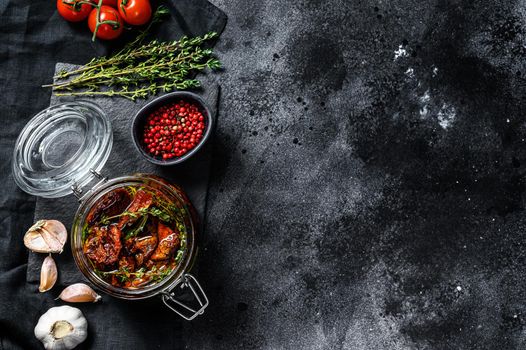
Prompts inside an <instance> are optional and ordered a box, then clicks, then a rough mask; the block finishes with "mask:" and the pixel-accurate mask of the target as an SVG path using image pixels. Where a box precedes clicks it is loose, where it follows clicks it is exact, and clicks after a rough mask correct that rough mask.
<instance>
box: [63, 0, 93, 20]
mask: <svg viewBox="0 0 526 350" xmlns="http://www.w3.org/2000/svg"><path fill="white" fill-rule="evenodd" d="M57 10H58V13H60V15H61V16H62V17H64V19H66V20H67V21H70V22H80V21H82V20H85V19H86V18H87V17H88V16H89V14H90V12H91V10H93V6H91V5H90V4H87V3H80V0H57Z"/></svg>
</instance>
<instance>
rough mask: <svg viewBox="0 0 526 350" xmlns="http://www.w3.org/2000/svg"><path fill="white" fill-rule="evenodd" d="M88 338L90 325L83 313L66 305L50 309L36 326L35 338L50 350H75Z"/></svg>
mask: <svg viewBox="0 0 526 350" xmlns="http://www.w3.org/2000/svg"><path fill="white" fill-rule="evenodd" d="M87 336H88V323H87V321H86V319H85V318H84V315H83V314H82V312H81V311H80V310H79V309H77V308H74V307H71V306H66V305H64V306H58V307H52V308H51V309H49V310H48V311H47V312H46V313H45V314H43V315H42V316H40V319H39V320H38V323H37V325H36V326H35V337H37V339H38V340H40V341H41V342H42V344H44V348H46V349H48V350H67V349H73V348H74V347H76V346H77V345H79V344H80V343H82V342H83V341H84V340H86V337H87Z"/></svg>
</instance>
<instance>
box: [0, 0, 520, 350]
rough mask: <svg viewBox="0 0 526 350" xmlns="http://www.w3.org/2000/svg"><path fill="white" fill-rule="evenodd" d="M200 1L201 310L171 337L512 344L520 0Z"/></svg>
mask: <svg viewBox="0 0 526 350" xmlns="http://www.w3.org/2000/svg"><path fill="white" fill-rule="evenodd" d="M213 3H214V4H216V5H217V6H218V7H220V8H221V9H223V10H224V11H225V12H226V13H227V15H228V16H229V24H228V26H227V28H226V31H225V32H224V33H223V35H222V37H221V40H220V41H219V43H218V45H217V46H216V48H217V52H218V54H219V57H220V58H221V60H222V61H223V63H224V65H225V67H226V69H225V71H224V72H223V73H222V74H220V75H218V76H217V80H218V81H220V83H221V85H222V97H221V106H220V112H219V113H220V123H219V124H218V130H217V134H216V142H215V145H216V149H215V151H214V154H213V157H214V158H213V171H212V182H211V187H210V196H209V201H208V214H207V230H208V231H207V237H208V239H207V241H206V242H205V245H204V247H203V248H204V249H202V251H201V252H202V254H201V256H200V260H199V264H200V269H199V278H200V281H201V282H202V283H203V284H204V285H205V287H206V289H207V291H208V293H209V296H210V299H211V306H210V307H209V309H208V310H207V312H206V314H205V315H204V316H203V317H201V318H199V319H197V320H195V321H193V322H192V323H187V324H184V328H183V329H182V330H179V329H177V331H181V332H183V333H182V334H181V338H182V340H181V341H182V344H172V346H173V347H179V346H181V347H185V348H188V349H524V348H525V347H526V330H525V322H526V321H525V317H526V315H525V311H526V310H525V299H526V286H525V284H524V275H525V272H526V271H525V260H526V258H525V252H526V247H525V246H524V244H525V243H526V242H525V233H524V229H525V226H526V220H525V218H524V201H525V199H524V196H525V184H524V179H523V175H524V172H525V164H526V152H525V143H526V142H525V139H526V129H525V125H524V114H523V112H524V110H525V104H526V101H525V97H524V96H526V95H525V93H526V85H525V80H524V76H526V67H525V64H526V63H525V62H526V61H525V56H526V48H525V45H526V6H525V4H524V2H523V1H519V0H515V1H506V2H495V1H482V0H481V1H446V0H435V1H431V0H425V1H422V0H418V1H410V0H405V1H400V0H392V1H358V0H357V1H343V0H342V1H336V0H330V1H288V2H286V1H259V2H247V1H241V0H213ZM24 205H25V204H24ZM17 239H18V238H17ZM2 302H5V301H4V300H2ZM117 329H118V327H117ZM174 329H175V328H174Z"/></svg>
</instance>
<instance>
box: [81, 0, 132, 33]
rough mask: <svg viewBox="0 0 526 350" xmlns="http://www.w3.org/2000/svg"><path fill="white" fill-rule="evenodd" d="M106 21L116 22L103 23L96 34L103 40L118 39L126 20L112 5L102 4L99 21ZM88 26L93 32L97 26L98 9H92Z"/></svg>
mask: <svg viewBox="0 0 526 350" xmlns="http://www.w3.org/2000/svg"><path fill="white" fill-rule="evenodd" d="M104 21H113V22H116V23H115V24H113V23H103V24H101V25H99V29H98V30H97V34H96V35H97V38H99V39H102V40H112V39H116V38H117V37H119V35H121V33H122V30H123V29H124V22H123V21H122V18H121V16H119V12H117V10H116V9H114V8H113V7H110V6H105V5H102V6H101V7H100V15H99V22H104ZM88 26H89V29H90V30H91V32H92V33H93V32H94V31H95V28H96V26H97V10H96V9H95V10H94V11H92V12H91V13H90V15H89V18H88Z"/></svg>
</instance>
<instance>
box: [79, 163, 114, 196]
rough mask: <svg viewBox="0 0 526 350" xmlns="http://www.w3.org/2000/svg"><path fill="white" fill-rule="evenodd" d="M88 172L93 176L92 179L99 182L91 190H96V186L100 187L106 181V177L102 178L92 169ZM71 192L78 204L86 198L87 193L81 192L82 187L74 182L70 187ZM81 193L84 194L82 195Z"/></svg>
mask: <svg viewBox="0 0 526 350" xmlns="http://www.w3.org/2000/svg"><path fill="white" fill-rule="evenodd" d="M89 171H90V173H91V174H92V175H93V177H94V178H96V179H98V180H99V181H98V182H97V183H96V184H95V185H94V186H93V187H92V188H97V187H98V186H100V185H101V184H103V183H104V182H106V181H108V178H107V177H106V176H103V175H102V174H101V173H99V172H98V171H97V170H94V169H93V168H90V169H89ZM71 191H72V192H73V194H74V195H75V197H77V199H78V200H79V202H82V201H83V200H84V198H85V197H86V196H87V194H88V193H89V191H88V192H86V193H84V192H83V190H82V187H80V186H79V185H78V184H77V183H76V182H75V183H73V185H71ZM83 193H84V195H83Z"/></svg>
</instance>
